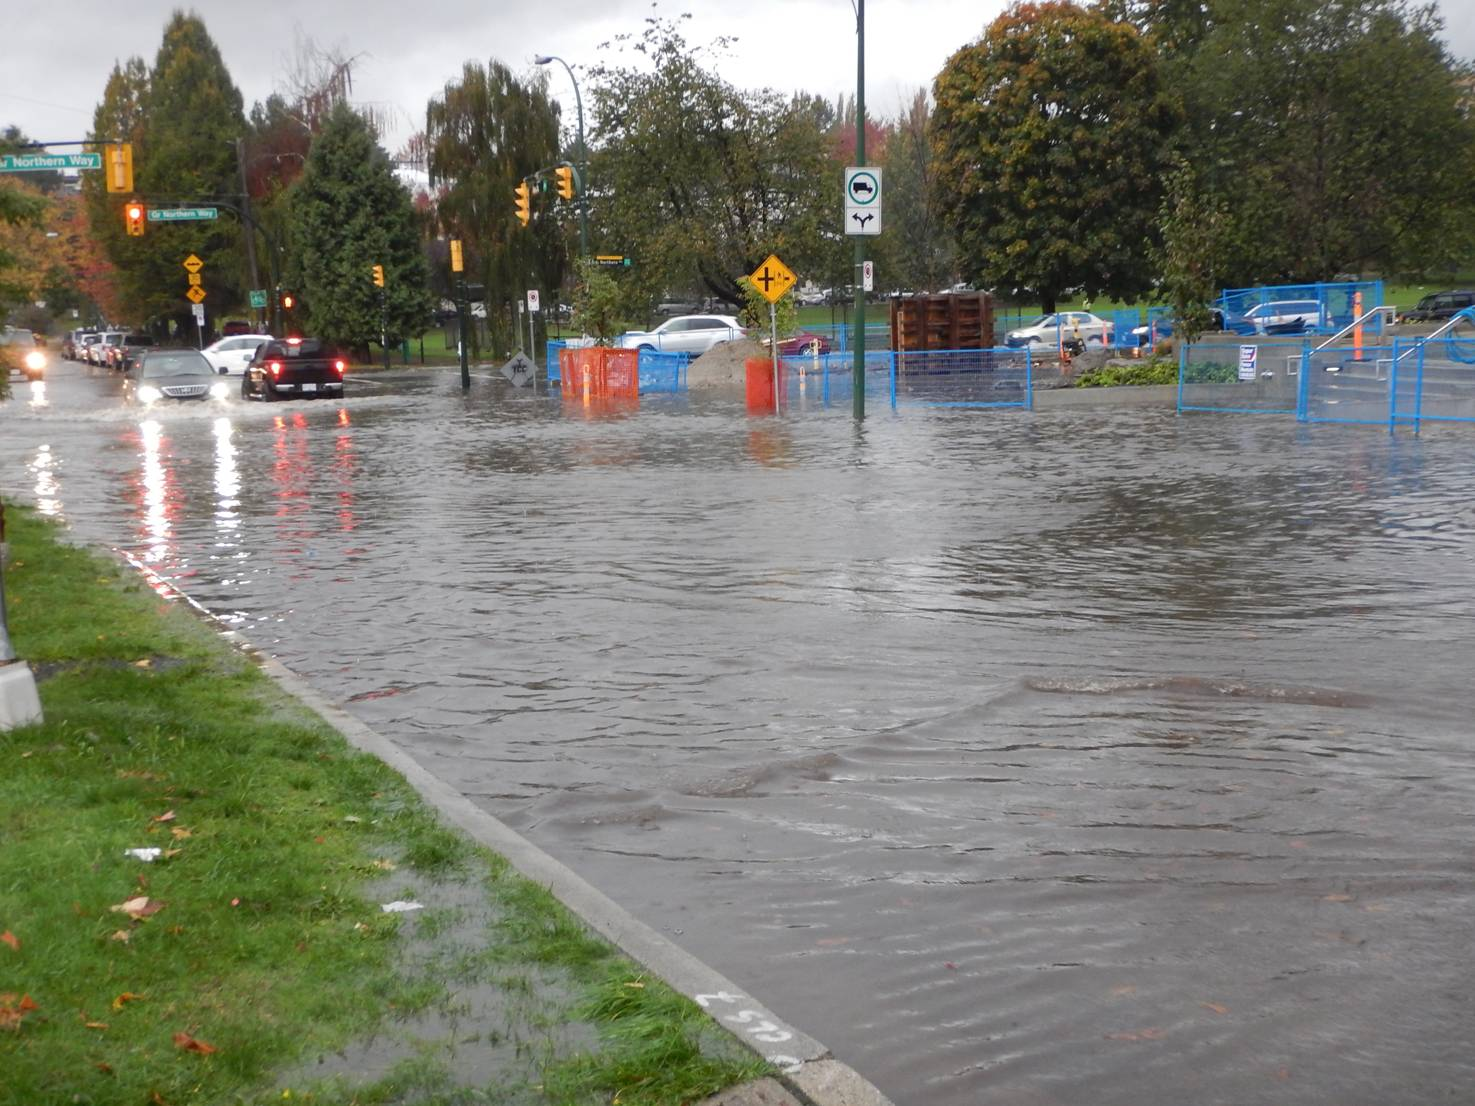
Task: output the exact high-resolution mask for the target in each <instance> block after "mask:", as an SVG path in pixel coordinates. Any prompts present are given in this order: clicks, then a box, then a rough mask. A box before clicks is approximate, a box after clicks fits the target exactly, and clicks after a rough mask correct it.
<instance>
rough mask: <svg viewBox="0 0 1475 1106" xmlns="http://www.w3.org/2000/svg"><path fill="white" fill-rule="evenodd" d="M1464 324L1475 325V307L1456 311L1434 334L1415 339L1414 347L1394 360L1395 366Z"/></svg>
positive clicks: (1410, 347)
mask: <svg viewBox="0 0 1475 1106" xmlns="http://www.w3.org/2000/svg"><path fill="white" fill-rule="evenodd" d="M1462 322H1468V323H1475V307H1466V308H1463V309H1462V310H1459V311H1456V312H1455V313H1454V314H1453V315H1451V316H1450V317H1449V321H1448V322H1446V323H1445V324H1444V325H1443V326H1441V327H1440V328H1439V329H1438V330H1436V331H1434V333H1433V334H1425V335H1424V336H1423V337H1422V338H1415V339H1414V344H1413V345H1411V346H1409V347H1408V349H1406V350H1404V351H1403V352H1402V353H1400V354H1399V355H1398V356H1397V357H1395V358H1394V359H1393V364H1394V365H1397V364H1398V362H1400V361H1402V360H1403V359H1404V358H1405V357H1407V356H1408V355H1409V354H1411V353H1413V352H1414V350H1417V349H1421V348H1422V347H1424V346H1426V345H1428V344H1429V343H1430V342H1432V341H1434V339H1435V338H1442V337H1443V336H1444V335H1445V334H1447V333H1448V332H1449V331H1451V330H1453V329H1454V328H1455V327H1456V326H1458V325H1459V324H1460V323H1462Z"/></svg>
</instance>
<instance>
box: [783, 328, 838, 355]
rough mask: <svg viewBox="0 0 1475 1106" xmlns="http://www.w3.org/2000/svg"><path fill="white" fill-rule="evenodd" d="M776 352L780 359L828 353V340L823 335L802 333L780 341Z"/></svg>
mask: <svg viewBox="0 0 1475 1106" xmlns="http://www.w3.org/2000/svg"><path fill="white" fill-rule="evenodd" d="M778 352H779V356H780V357H809V356H812V355H814V354H816V353H829V352H830V340H829V339H828V338H826V337H825V336H824V335H823V334H810V333H809V332H808V331H803V332H801V333H799V334H791V335H790V336H789V337H787V338H783V339H780V340H779V344H778Z"/></svg>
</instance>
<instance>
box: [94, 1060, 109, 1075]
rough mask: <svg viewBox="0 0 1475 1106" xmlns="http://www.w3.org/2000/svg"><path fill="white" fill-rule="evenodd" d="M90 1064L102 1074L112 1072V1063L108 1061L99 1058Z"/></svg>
mask: <svg viewBox="0 0 1475 1106" xmlns="http://www.w3.org/2000/svg"><path fill="white" fill-rule="evenodd" d="M92 1066H93V1067H95V1068H96V1069H97V1070H98V1071H100V1072H102V1073H103V1074H104V1075H112V1074H113V1065H112V1064H110V1063H108V1062H107V1061H106V1060H99V1061H98V1062H97V1063H95V1064H93V1065H92Z"/></svg>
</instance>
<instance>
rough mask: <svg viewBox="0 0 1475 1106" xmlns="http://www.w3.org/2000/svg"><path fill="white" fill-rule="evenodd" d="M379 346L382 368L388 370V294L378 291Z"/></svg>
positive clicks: (382, 290)
mask: <svg viewBox="0 0 1475 1106" xmlns="http://www.w3.org/2000/svg"><path fill="white" fill-rule="evenodd" d="M379 344H380V345H381V346H383V347H384V368H385V371H388V369H389V293H388V292H387V291H385V289H383V288H381V289H379Z"/></svg>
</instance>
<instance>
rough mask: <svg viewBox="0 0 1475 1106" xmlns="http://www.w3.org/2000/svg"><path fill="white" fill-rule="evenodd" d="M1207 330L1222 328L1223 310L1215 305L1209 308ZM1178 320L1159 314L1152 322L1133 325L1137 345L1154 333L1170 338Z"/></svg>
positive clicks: (1146, 340) (1160, 336) (1149, 338)
mask: <svg viewBox="0 0 1475 1106" xmlns="http://www.w3.org/2000/svg"><path fill="white" fill-rule="evenodd" d="M1209 316H1210V321H1209V330H1211V331H1216V330H1223V329H1224V312H1223V311H1222V310H1221V309H1220V308H1217V307H1211V308H1209ZM1177 326H1178V322H1177V320H1176V319H1174V318H1173V317H1172V316H1171V315H1161V316H1159V317H1158V318H1157V319H1155V320H1154V321H1153V322H1151V323H1148V324H1144V325H1142V326H1134V327H1133V328H1132V335H1133V337H1135V338H1136V339H1137V345H1139V346H1140V345H1142V344H1144V343H1146V342H1150V341H1151V340H1152V337H1153V335H1154V334H1156V335H1157V337H1159V338H1171V337H1172V336H1173V331H1174V330H1176V329H1177Z"/></svg>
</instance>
